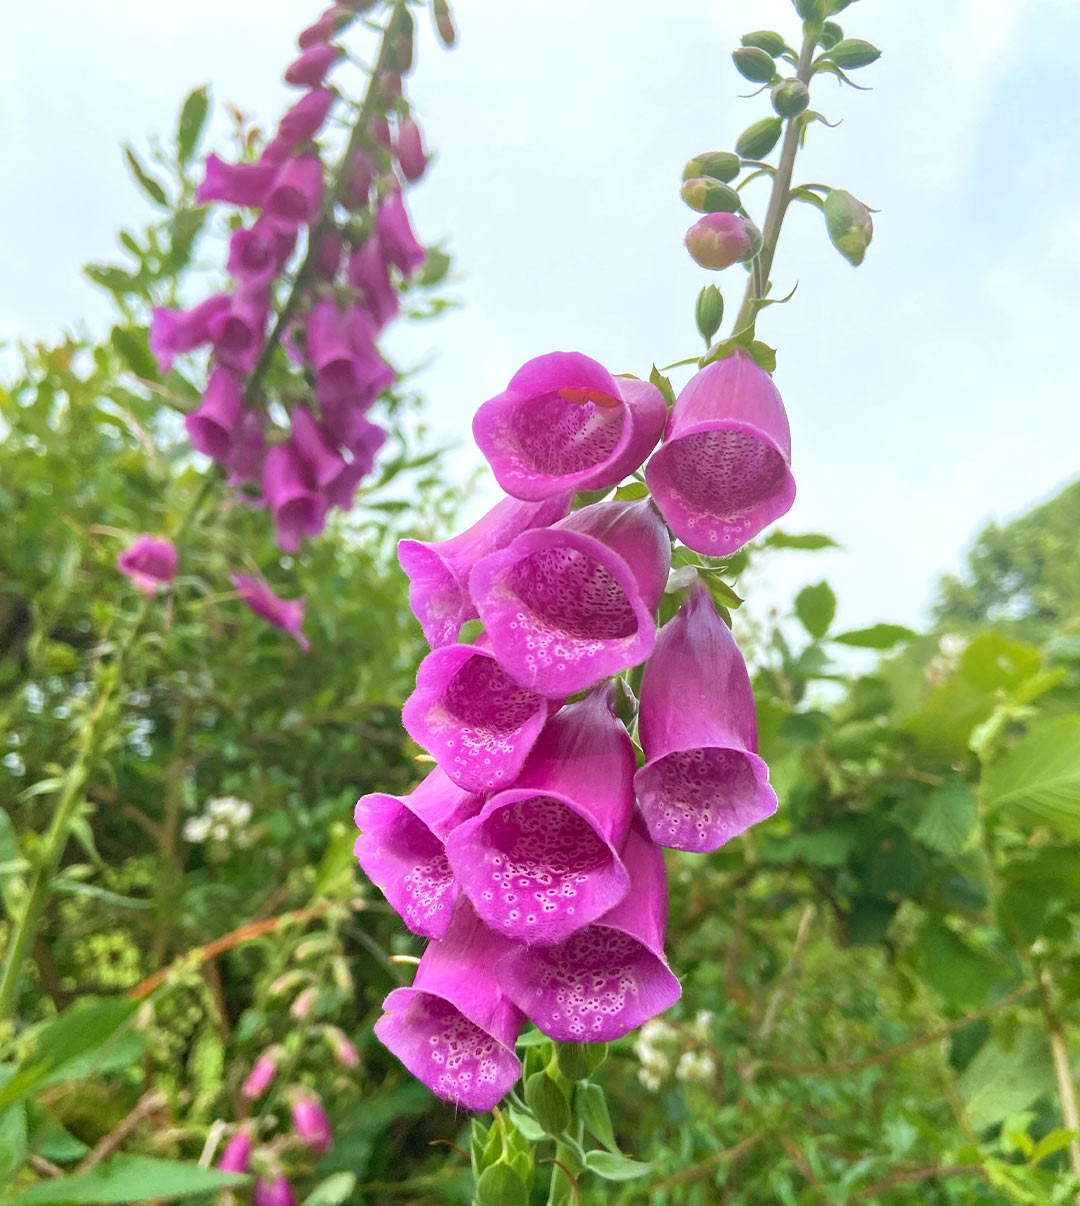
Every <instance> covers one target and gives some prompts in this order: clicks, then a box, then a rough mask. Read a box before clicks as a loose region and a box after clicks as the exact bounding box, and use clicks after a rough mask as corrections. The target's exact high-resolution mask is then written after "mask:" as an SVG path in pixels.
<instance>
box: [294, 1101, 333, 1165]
mask: <svg viewBox="0 0 1080 1206" xmlns="http://www.w3.org/2000/svg"><path fill="white" fill-rule="evenodd" d="M292 1120H293V1130H294V1131H295V1132H296V1135H297V1138H299V1139H300V1140H301V1141H302V1142H303V1143H305V1144H307V1146H308V1147H310V1148H311V1150H312V1151H313V1152H315V1153H316V1154H317V1155H320V1156H324V1155H326V1153H327V1152H328V1151H329V1150H330V1149H331V1148H332V1147H333V1146H334V1132H333V1131H332V1130H331V1129H330V1119H329V1118H327V1116H326V1111H325V1110H324V1109H323V1107H322V1102H320V1101H319V1099H318V1098H317V1097H315V1096H314V1095H313V1094H311V1093H301V1094H300V1095H299V1096H298V1097H296V1098H295V1100H294V1101H293V1103H292Z"/></svg>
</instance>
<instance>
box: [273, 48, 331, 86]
mask: <svg viewBox="0 0 1080 1206" xmlns="http://www.w3.org/2000/svg"><path fill="white" fill-rule="evenodd" d="M344 53H345V52H344V51H343V50H342V49H341V47H340V46H333V45H331V44H330V43H328V42H319V43H316V44H315V45H313V46H308V47H306V48H305V49H304V53H303V54H302V55H300V57H299V58H297V59H294V60H293V61H292V62H291V63H290V64H289V65H288V67H287V68H286V69H285V83H286V84H296V85H298V86H299V87H301V88H315V87H317V86H318V85H319V84H321V83H322V82H323V78H324V76H325V75H326V73H327V72H328V71H329V70H330V68H331V67H333V65H334V64H335V63H336V62H337V61H338V59H340V58H341V56H342V55H343V54H344Z"/></svg>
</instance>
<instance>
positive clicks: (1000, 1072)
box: [957, 1028, 1054, 1131]
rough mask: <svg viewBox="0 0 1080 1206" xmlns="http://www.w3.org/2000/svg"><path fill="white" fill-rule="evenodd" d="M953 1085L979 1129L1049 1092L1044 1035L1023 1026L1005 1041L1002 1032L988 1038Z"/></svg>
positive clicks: (1050, 1075) (1051, 1079)
mask: <svg viewBox="0 0 1080 1206" xmlns="http://www.w3.org/2000/svg"><path fill="white" fill-rule="evenodd" d="M957 1088H958V1090H959V1092H960V1097H961V1098H962V1100H963V1101H964V1103H965V1105H966V1107H967V1117H968V1122H969V1124H970V1125H971V1129H972V1130H974V1131H983V1130H985V1129H986V1128H987V1127H989V1126H993V1125H994V1123H996V1122H1000V1121H1001V1120H1002V1119H1003V1118H1005V1117H1007V1116H1008V1115H1009V1114H1014V1113H1016V1111H1017V1110H1022V1109H1024V1108H1025V1107H1027V1106H1029V1105H1031V1104H1032V1102H1034V1101H1036V1100H1037V1099H1038V1098H1039V1097H1041V1096H1042V1095H1043V1094H1044V1093H1046V1092H1053V1089H1054V1072H1053V1066H1052V1064H1051V1061H1050V1048H1049V1045H1048V1043H1047V1040H1046V1035H1045V1034H1044V1033H1043V1032H1042V1031H1041V1030H1036V1029H1034V1028H1025V1029H1022V1030H1020V1031H1018V1032H1017V1033H1015V1034H1014V1035H1013V1036H1012V1041H1011V1042H1009V1043H1008V1044H1006V1038H1005V1036H1004V1035H1000V1036H997V1037H995V1038H993V1039H991V1040H990V1041H989V1042H988V1043H986V1044H985V1045H984V1046H983V1047H982V1048H981V1049H980V1051H979V1052H978V1054H977V1055H976V1056H975V1058H974V1059H973V1060H972V1061H971V1063H970V1064H968V1066H967V1067H966V1068H965V1069H964V1072H963V1074H962V1075H961V1077H960V1079H959V1082H958V1084H957Z"/></svg>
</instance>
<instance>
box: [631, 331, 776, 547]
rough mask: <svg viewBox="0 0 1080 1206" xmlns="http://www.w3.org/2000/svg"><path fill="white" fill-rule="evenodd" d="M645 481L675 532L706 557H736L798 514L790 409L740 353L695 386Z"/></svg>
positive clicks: (681, 401)
mask: <svg viewBox="0 0 1080 1206" xmlns="http://www.w3.org/2000/svg"><path fill="white" fill-rule="evenodd" d="M645 480H646V482H647V483H648V485H649V489H650V491H651V492H652V495H653V498H655V499H656V505H657V506H658V507H659V508H660V510H661V512H662V513H663V516H664V518H665V519H666V520H667V521H668V523H669V524H670V525H671V530H672V531H673V532H674V533H675V535H676V536H677V537H678V538H679V539H680V540H681V541H682V542H683V543H684V544H685V545H687V546H688V547H689V548H692V549H694V550H696V551H697V552H699V553H711V554H714V555H720V556H724V555H726V554H728V553H734V552H735V551H736V549H739V548H741V547H742V546H743V545H744V544H746V542H747V541H748V540H752V539H753V538H754V537H755V536H756V535H757V534H758V533H759V532H760V531H761V530H762V528H764V527H765V526H766V525H767V524H770V523H772V522H773V520H775V519H779V518H780V516H781V515H784V514H786V513H787V511H789V510H790V509H791V504H792V503H793V502H794V501H795V479H794V478H793V477H792V476H791V433H790V430H789V428H788V421H787V415H786V413H785V411H784V403H783V401H782V400H781V398H780V394H779V393H778V392H777V389H776V386H775V385H773V382H772V378H771V377H770V376H769V374H768V373H767V372H765V370H764V369H763V368H760V367H759V366H758V365H757V364H756V363H755V362H754V360H753V359H752V358H751V357H750V355H749V354H748V353H746V352H742V351H739V352H735V353H734V354H733V355H731V356H729V357H727V359H725V360H718V361H716V362H714V363H713V364H710V365H708V366H707V367H706V368H704V369H702V370H701V372H699V373H697V374H695V376H693V377H692V378H691V379H690V381H689V382H688V383H687V384H686V386H685V387H684V388H683V390H682V393H680V394H679V397H678V398H677V400H676V402H675V406H674V408H673V409H672V411H671V416H670V418H669V420H668V429H667V434H666V435H665V437H664V442H663V444H661V445H660V447H659V449H657V451H656V452H655V453H654V454H653V457H652V459H651V460H650V461H649V463H648V465H647V466H646V469H645Z"/></svg>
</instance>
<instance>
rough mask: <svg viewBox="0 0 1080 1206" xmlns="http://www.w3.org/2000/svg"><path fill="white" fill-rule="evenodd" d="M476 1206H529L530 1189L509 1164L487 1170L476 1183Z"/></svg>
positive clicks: (496, 1165)
mask: <svg viewBox="0 0 1080 1206" xmlns="http://www.w3.org/2000/svg"><path fill="white" fill-rule="evenodd" d="M476 1206H529V1187H528V1186H527V1185H526V1184H525V1182H524V1181H523V1180H522V1179H521V1175H520V1174H519V1173H517V1172H515V1171H514V1169H512V1168H511V1167H510V1165H509V1164H504V1163H502V1162H501V1161H500V1162H499V1163H498V1164H492V1165H491V1167H490V1168H485V1169H484V1171H483V1174H482V1175H481V1177H480V1180H479V1181H477V1183H476Z"/></svg>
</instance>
